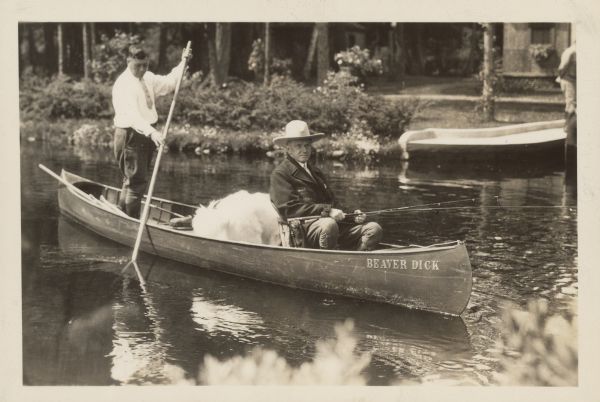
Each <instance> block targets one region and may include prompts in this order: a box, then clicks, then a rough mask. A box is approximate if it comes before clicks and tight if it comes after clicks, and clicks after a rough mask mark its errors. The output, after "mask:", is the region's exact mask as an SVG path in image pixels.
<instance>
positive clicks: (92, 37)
mask: <svg viewBox="0 0 600 402" xmlns="http://www.w3.org/2000/svg"><path fill="white" fill-rule="evenodd" d="M95 50H96V23H95V22H90V60H91V61H94V57H95V55H94V52H95Z"/></svg>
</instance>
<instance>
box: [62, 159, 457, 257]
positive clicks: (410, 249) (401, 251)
mask: <svg viewBox="0 0 600 402" xmlns="http://www.w3.org/2000/svg"><path fill="white" fill-rule="evenodd" d="M61 176H62V177H63V178H64V179H65V180H67V181H68V182H70V183H71V184H74V183H77V182H79V180H78V181H72V180H70V177H69V176H71V177H76V178H78V179H81V181H85V182H87V183H93V184H96V185H99V186H102V187H104V188H110V189H113V190H116V191H120V189H118V188H116V187H113V186H109V185H105V184H102V183H98V182H95V181H92V180H89V179H86V178H83V177H80V176H77V175H75V174H73V173H70V172H68V171H66V170H64V169H63V170H62V172H61ZM63 186H64V187H66V189H67V190H68V191H69V192H70V193H71V194H73V195H74V196H76V197H77V198H79V199H80V200H82V201H83V202H85V203H86V204H88V205H89V206H90V207H93V208H96V209H98V210H101V211H103V212H105V213H109V214H111V215H112V216H114V217H115V218H117V219H124V220H128V221H130V222H135V223H137V224H139V223H140V220H139V219H136V218H132V217H130V216H126V215H119V214H117V213H115V212H114V211H111V210H110V209H108V208H104V207H101V206H100V205H97V204H94V203H92V202H91V201H90V200H89V199H87V198H86V197H84V196H83V195H81V194H79V193H78V192H77V191H75V190H73V189H72V188H70V187H69V186H65V185H63ZM152 200H157V201H163V202H168V203H171V204H177V205H183V206H189V207H193V208H196V207H194V206H192V205H188V204H184V203H179V202H176V201H171V200H167V199H164V198H158V197H152ZM78 221H79V220H78ZM80 222H81V221H80ZM82 223H85V222H82ZM146 226H150V227H152V228H153V229H157V230H161V231H164V232H169V233H173V234H176V235H178V236H182V237H189V238H195V239H201V240H209V241H215V242H219V243H222V244H224V245H225V244H226V245H239V246H244V247H257V248H262V249H273V250H290V251H292V250H293V251H298V252H302V251H306V252H315V251H318V252H319V253H325V254H327V253H331V254H338V255H343V254H352V255H373V254H380V253H381V254H399V255H401V254H408V253H415V252H432V251H443V250H449V249H452V248H455V247H457V246H460V245H462V244H465V242H464V241H463V240H452V241H448V242H447V245H446V244H445V243H444V244H440V245H431V246H414V247H413V246H408V247H404V246H403V248H384V249H378V250H371V251H354V250H323V249H312V248H300V247H297V248H296V247H282V246H272V245H268V244H258V243H250V242H246V241H235V240H222V239H214V238H211V237H204V236H200V235H198V234H195V233H194V232H192V231H183V230H179V229H177V228H174V227H172V226H169V225H167V224H156V223H154V222H152V221H147V222H146Z"/></svg>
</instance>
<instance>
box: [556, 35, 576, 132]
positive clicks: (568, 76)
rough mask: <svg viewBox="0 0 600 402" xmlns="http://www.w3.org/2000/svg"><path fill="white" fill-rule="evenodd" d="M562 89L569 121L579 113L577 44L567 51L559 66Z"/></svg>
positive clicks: (562, 56)
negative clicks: (573, 115)
mask: <svg viewBox="0 0 600 402" xmlns="http://www.w3.org/2000/svg"><path fill="white" fill-rule="evenodd" d="M558 77H559V80H560V88H561V89H562V91H563V92H564V94H565V113H566V115H567V120H568V119H569V117H570V116H571V115H572V114H575V113H576V111H577V52H576V49H575V42H573V44H572V45H571V46H569V47H568V48H566V49H565V51H564V52H563V54H562V55H561V57H560V65H559V66H558Z"/></svg>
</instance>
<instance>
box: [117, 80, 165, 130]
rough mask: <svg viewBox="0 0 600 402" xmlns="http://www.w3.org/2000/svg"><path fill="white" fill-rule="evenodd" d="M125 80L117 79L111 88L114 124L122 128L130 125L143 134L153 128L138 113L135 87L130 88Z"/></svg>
mask: <svg viewBox="0 0 600 402" xmlns="http://www.w3.org/2000/svg"><path fill="white" fill-rule="evenodd" d="M128 84H129V83H128V82H127V81H126V80H117V82H115V85H114V86H113V90H112V99H113V107H114V109H115V125H116V126H117V127H119V126H123V128H126V127H131V128H132V129H134V130H135V131H137V132H138V133H140V134H143V135H145V136H149V135H150V134H152V132H153V131H154V130H155V129H154V127H152V126H151V125H150V123H149V122H148V121H147V120H146V119H145V118H144V117H143V116H142V115H141V114H140V109H139V106H138V101H137V92H136V89H135V88H130V85H128Z"/></svg>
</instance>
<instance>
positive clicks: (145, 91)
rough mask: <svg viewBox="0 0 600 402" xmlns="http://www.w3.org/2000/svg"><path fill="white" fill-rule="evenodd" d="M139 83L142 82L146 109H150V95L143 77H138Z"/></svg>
mask: <svg viewBox="0 0 600 402" xmlns="http://www.w3.org/2000/svg"><path fill="white" fill-rule="evenodd" d="M140 84H142V89H143V90H144V95H146V106H148V109H152V97H150V91H148V87H147V86H146V83H145V82H144V79H143V78H140Z"/></svg>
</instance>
